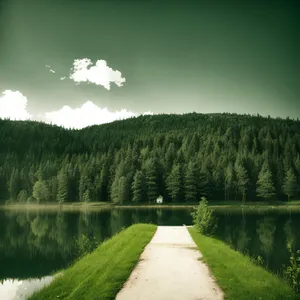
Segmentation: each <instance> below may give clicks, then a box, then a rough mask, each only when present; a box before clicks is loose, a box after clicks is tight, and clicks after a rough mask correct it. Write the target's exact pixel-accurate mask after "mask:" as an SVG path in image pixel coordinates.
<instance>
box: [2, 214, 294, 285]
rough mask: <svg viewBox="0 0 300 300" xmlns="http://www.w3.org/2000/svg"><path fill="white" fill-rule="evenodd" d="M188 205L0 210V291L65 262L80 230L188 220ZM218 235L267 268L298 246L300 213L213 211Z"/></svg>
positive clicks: (103, 232)
mask: <svg viewBox="0 0 300 300" xmlns="http://www.w3.org/2000/svg"><path fill="white" fill-rule="evenodd" d="M190 212H191V209H124V210H117V209H114V210H106V211H98V212H97V211H93V212H84V213H80V212H49V211H48V212H47V211H44V212H41V211H30V212H28V211H26V212H16V211H14V212H12V211H1V210H0V266H1V267H0V281H2V285H1V283H0V291H1V288H2V289H4V285H5V284H6V285H8V284H10V283H11V282H12V281H11V280H12V279H18V280H19V281H15V282H16V283H20V282H21V281H22V282H23V283H24V279H28V278H31V279H37V278H42V277H45V276H48V275H50V274H51V273H53V272H55V271H57V270H59V269H61V268H64V267H67V266H68V265H69V264H70V263H71V262H72V261H73V260H74V259H75V258H76V257H77V256H78V243H77V242H76V240H77V241H78V240H79V241H80V239H81V238H82V234H83V235H85V236H86V237H88V238H92V237H95V239H96V241H97V242H99V243H100V242H101V241H103V240H104V239H106V238H109V237H111V236H112V235H114V234H115V233H117V232H118V231H120V229H122V228H123V227H128V226H130V225H131V224H133V223H140V222H143V223H155V224H158V225H182V224H187V225H189V224H191V223H192V218H191V216H190ZM217 216H218V223H219V226H218V231H217V236H218V238H219V239H221V240H223V241H225V242H226V243H228V244H230V245H231V246H232V247H234V248H236V249H238V250H240V251H242V252H246V253H248V254H249V255H250V256H258V255H260V256H261V257H262V258H263V260H264V263H265V267H267V268H268V269H270V270H272V271H275V272H277V271H278V272H280V271H281V269H282V265H283V264H287V263H288V259H289V254H288V251H287V249H286V242H287V240H289V241H294V247H295V249H300V231H299V228H300V213H292V214H290V213H275V212H268V213H241V212H238V213H237V212H235V213H233V212H229V211H227V212H217Z"/></svg>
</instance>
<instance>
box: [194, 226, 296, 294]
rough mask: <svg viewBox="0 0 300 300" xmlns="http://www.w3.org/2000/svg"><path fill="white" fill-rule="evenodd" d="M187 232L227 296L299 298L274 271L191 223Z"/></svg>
mask: <svg viewBox="0 0 300 300" xmlns="http://www.w3.org/2000/svg"><path fill="white" fill-rule="evenodd" d="M189 232H190V234H191V236H192V238H193V240H194V241H195V243H196V245H197V246H198V248H199V250H200V252H201V253H202V255H203V261H204V262H205V263H206V264H207V265H208V267H209V269H210V271H211V273H212V275H213V276H214V277H215V279H216V281H217V283H218V284H219V286H220V287H221V289H222V290H223V292H224V294H225V299H230V300H241V299H243V300H254V299H257V300H259V299H262V300H266V299H267V300H269V299H270V300H271V299H272V300H273V299H274V300H275V299H276V300H279V299H281V300H283V299H292V300H296V299H300V295H299V294H297V293H296V292H294V291H293V290H292V288H291V287H290V286H289V285H288V283H286V281H284V280H283V279H280V278H279V277H277V276H276V275H274V274H272V273H270V272H268V271H267V270H265V269H264V268H262V267H260V266H257V265H255V264H254V263H253V262H252V261H251V259H250V258H249V257H247V256H244V255H243V254H241V253H239V252H237V251H235V250H233V249H232V248H230V247H229V246H228V245H226V244H225V243H223V242H221V241H219V240H217V239H214V238H211V237H207V236H204V235H201V234H200V233H198V232H197V230H196V229H195V228H193V227H190V228H189Z"/></svg>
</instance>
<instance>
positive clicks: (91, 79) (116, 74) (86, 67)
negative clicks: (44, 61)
mask: <svg viewBox="0 0 300 300" xmlns="http://www.w3.org/2000/svg"><path fill="white" fill-rule="evenodd" d="M70 79H72V80H73V81H74V82H76V83H77V84H79V83H81V82H88V83H94V84H96V85H101V86H103V87H104V88H105V89H107V90H110V85H111V83H114V84H116V85H117V86H118V87H121V86H123V83H124V82H125V81H126V79H125V78H124V77H122V73H121V72H120V71H118V70H113V69H112V68H110V67H109V66H108V65H107V62H106V61H105V60H97V62H96V64H95V65H94V66H93V63H92V61H91V60H90V59H88V58H83V59H75V60H74V63H73V68H72V69H71V74H70Z"/></svg>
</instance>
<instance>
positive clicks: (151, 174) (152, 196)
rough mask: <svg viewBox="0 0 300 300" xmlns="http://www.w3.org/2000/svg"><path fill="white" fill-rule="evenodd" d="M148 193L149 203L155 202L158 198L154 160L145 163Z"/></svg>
mask: <svg viewBox="0 0 300 300" xmlns="http://www.w3.org/2000/svg"><path fill="white" fill-rule="evenodd" d="M144 168H145V179H146V191H147V192H146V193H147V198H148V202H149V203H151V202H154V201H155V200H156V197H157V196H158V189H157V176H156V165H155V162H154V160H153V159H152V158H150V159H148V160H147V161H146V162H145V167H144Z"/></svg>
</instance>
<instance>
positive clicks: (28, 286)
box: [0, 276, 53, 300]
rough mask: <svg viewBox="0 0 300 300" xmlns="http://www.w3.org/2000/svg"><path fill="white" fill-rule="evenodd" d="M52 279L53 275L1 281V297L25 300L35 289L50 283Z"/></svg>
mask: <svg viewBox="0 0 300 300" xmlns="http://www.w3.org/2000/svg"><path fill="white" fill-rule="evenodd" d="M52 280H53V277H52V276H46V277H44V278H41V279H28V280H14V279H8V280H4V281H2V282H0V299H5V300H25V299H27V298H28V297H29V296H31V295H32V294H33V293H34V292H35V291H37V290H39V289H42V288H43V287H44V286H46V285H48V284H50V283H51V281H52Z"/></svg>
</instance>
